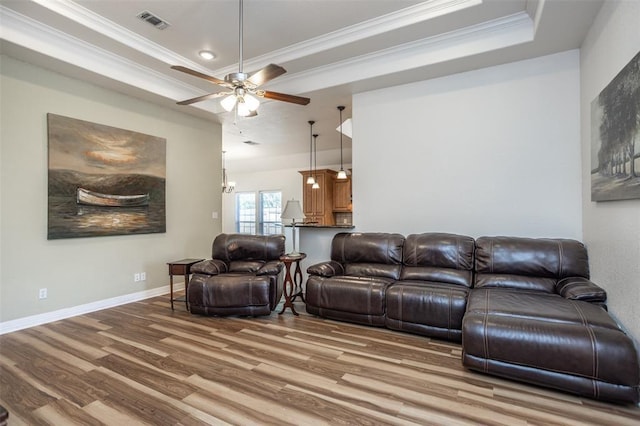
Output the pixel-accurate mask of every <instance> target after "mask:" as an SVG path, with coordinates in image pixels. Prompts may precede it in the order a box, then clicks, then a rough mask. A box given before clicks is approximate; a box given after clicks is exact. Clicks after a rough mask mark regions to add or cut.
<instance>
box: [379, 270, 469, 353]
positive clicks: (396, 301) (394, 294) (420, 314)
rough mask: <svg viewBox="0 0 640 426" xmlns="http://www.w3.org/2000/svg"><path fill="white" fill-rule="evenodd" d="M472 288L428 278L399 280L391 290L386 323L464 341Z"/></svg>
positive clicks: (394, 326)
mask: <svg viewBox="0 0 640 426" xmlns="http://www.w3.org/2000/svg"><path fill="white" fill-rule="evenodd" d="M468 292H469V289H468V288H467V287H465V286H457V285H451V284H443V283H437V282H428V281H397V282H395V283H394V284H393V285H391V286H390V287H389V288H388V289H387V296H386V297H387V303H386V304H387V316H386V322H385V323H386V325H387V327H389V328H392V329H396V330H403V331H409V332H414V333H419V334H423V335H426V336H432V337H437V338H441V339H448V340H454V341H460V338H461V330H462V318H463V316H464V312H465V308H466V305H467V295H468Z"/></svg>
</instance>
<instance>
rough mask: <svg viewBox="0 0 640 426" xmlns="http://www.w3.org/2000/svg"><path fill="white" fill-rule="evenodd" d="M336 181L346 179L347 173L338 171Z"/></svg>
mask: <svg viewBox="0 0 640 426" xmlns="http://www.w3.org/2000/svg"><path fill="white" fill-rule="evenodd" d="M336 178H337V179H346V178H347V172H345V171H344V170H342V169H341V170H340V171H339V172H338V176H336Z"/></svg>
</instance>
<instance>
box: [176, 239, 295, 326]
mask: <svg viewBox="0 0 640 426" xmlns="http://www.w3.org/2000/svg"><path fill="white" fill-rule="evenodd" d="M284 241H285V237H284V235H246V234H220V235H218V236H217V237H216V238H215V239H214V241H213V245H212V248H211V259H209V260H203V261H202V262H198V263H196V264H195V265H193V266H192V267H191V272H192V273H193V276H192V278H191V281H190V282H189V287H188V291H187V301H188V302H189V310H190V311H191V313H193V314H203V315H251V316H258V315H269V314H270V313H271V311H273V310H274V309H275V308H276V306H277V305H278V302H279V301H280V298H281V297H282V274H281V272H282V268H283V263H282V262H280V260H279V259H280V256H282V255H283V254H284V250H285V248H284Z"/></svg>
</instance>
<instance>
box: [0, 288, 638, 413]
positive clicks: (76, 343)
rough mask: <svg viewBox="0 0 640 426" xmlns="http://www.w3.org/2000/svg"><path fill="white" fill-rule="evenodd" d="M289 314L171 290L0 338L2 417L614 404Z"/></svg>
mask: <svg viewBox="0 0 640 426" xmlns="http://www.w3.org/2000/svg"><path fill="white" fill-rule="evenodd" d="M297 306H298V310H299V311H300V312H301V315H300V317H294V316H293V315H292V314H291V313H290V311H287V312H286V313H285V314H283V315H277V314H276V313H273V314H272V315H271V316H269V317H261V318H211V317H201V316H194V315H190V314H189V313H188V312H186V311H185V309H184V304H182V303H179V304H178V305H177V307H176V310H175V311H174V312H172V311H171V309H170V308H169V301H168V297H167V296H164V297H156V298H153V299H148V300H146V301H143V302H138V303H131V304H128V305H124V306H121V307H117V308H113V309H107V310H103V311H99V312H94V313H91V314H87V315H82V316H78V317H75V318H71V319H67V320H63V321H58V322H55V323H51V324H47V325H43V326H39V327H34V328H31V329H28V330H22V331H18V332H15V333H10V334H6V335H3V336H0V404H2V405H3V406H4V407H6V408H7V409H8V410H9V412H10V417H9V425H22V424H34V425H40V424H53V425H72V424H79V425H92V424H110V425H136V424H149V425H178V424H180V425H196V424H200V425H202V424H241V425H247V424H295V425H322V424H332V425H333V424H376V425H378V424H419V425H428V424H440V425H457V424H491V425H492V424H503V425H510V426H511V425H520V424H536V425H554V424H563V425H564V424H570V425H585V424H607V425H632V424H633V425H638V424H640V408H637V407H620V406H616V405H611V404H605V403H601V402H596V401H592V400H587V399H581V398H577V397H574V396H571V395H567V394H562V393H556V392H552V391H548V390H545V389H541V388H536V387H531V386H527V385H523V384H519V383H516V382H510V381H506V380H500V379H496V378H493V377H490V376H485V375H480V374H476V373H472V372H470V371H467V370H465V369H464V368H463V367H462V366H461V362H460V346H459V345H457V344H452V343H448V342H443V341H438V340H433V339H427V338H423V337H419V336H414V335H409V334H403V333H398V332H393V331H389V330H384V329H379V328H373V327H361V326H356V325H351V324H348V323H339V322H333V321H326V320H321V319H318V318H315V317H312V316H309V315H305V314H304V313H303V312H304V305H302V304H297Z"/></svg>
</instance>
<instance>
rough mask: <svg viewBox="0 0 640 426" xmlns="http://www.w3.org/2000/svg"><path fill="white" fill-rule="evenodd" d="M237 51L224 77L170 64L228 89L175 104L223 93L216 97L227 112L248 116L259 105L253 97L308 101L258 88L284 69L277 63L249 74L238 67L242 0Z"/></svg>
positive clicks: (255, 110)
mask: <svg viewBox="0 0 640 426" xmlns="http://www.w3.org/2000/svg"><path fill="white" fill-rule="evenodd" d="M239 3H240V10H239V17H240V19H239V37H238V41H239V43H238V44H239V49H238V50H239V55H238V72H234V73H230V74H227V75H226V76H225V78H224V80H220V79H219V78H216V77H212V76H209V75H206V74H203V73H201V72H199V71H195V70H192V69H189V68H186V67H183V66H180V65H174V66H172V67H171V68H172V69H174V70H177V71H181V72H184V73H186V74H190V75H193V76H195V77H199V78H202V79H205V80H208V81H210V82H212V83H214V84H217V85H218V86H221V87H224V88H225V89H230V90H228V91H224V92H217V93H210V94H207V95H203V96H198V97H195V98H192V99H187V100H185V101H180V102H178V105H190V104H193V103H196V102H200V101H205V100H208V99H214V98H220V97H224V99H223V100H222V101H220V105H221V106H222V108H224V110H225V111H228V112H231V111H233V110H234V108H235V110H236V112H237V114H238V115H239V116H241V117H252V116H255V115H257V109H258V107H259V106H260V101H259V100H258V99H257V98H256V96H257V97H260V98H267V99H273V100H275V101H282V102H289V103H293V104H298V105H307V104H308V103H309V102H311V99H309V98H305V97H302V96H294V95H287V94H285V93H278V92H271V91H268V90H262V89H259V88H258V87H259V86H261V85H263V84H264V83H266V82H268V81H270V80H273V79H274V78H276V77H279V76H281V75H282V74H284V73H286V72H287V71H286V70H285V69H284V68H282V67H281V66H279V65H275V64H269V65H267V66H266V67H264V68H262V69H260V70H258V71H256V72H253V73H251V74H248V73H245V72H243V71H242V44H243V35H242V33H243V31H242V29H243V12H242V10H243V0H239Z"/></svg>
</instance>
